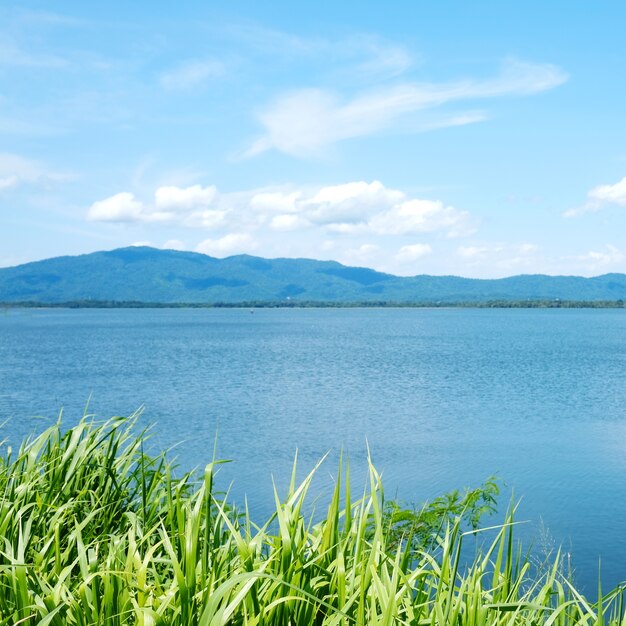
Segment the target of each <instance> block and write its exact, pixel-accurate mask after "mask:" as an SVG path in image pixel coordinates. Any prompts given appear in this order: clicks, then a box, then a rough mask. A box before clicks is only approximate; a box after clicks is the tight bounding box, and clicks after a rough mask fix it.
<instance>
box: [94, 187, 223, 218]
mask: <svg viewBox="0 0 626 626" xmlns="http://www.w3.org/2000/svg"><path fill="white" fill-rule="evenodd" d="M216 196H217V189H216V188H215V187H214V186H208V187H202V186H201V185H192V186H191V187H184V188H183V187H174V186H169V187H159V188H158V189H157V190H156V191H155V192H154V202H153V203H151V204H150V203H144V202H142V201H140V200H138V199H137V198H135V196H134V194H132V193H130V192H121V193H118V194H115V195H113V196H111V197H109V198H106V199H104V200H99V201H97V202H94V203H93V204H92V205H91V207H90V208H89V211H88V212H87V219H88V220H89V221H92V222H143V223H150V222H155V223H177V222H179V223H181V224H182V225H186V226H190V227H201V228H214V227H216V226H218V225H219V224H221V223H222V222H223V220H224V216H225V214H226V211H223V210H217V209H212V208H208V207H210V206H211V204H212V203H213V202H214V200H215V198H216Z"/></svg>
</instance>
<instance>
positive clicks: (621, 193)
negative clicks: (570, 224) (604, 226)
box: [563, 177, 626, 217]
mask: <svg viewBox="0 0 626 626" xmlns="http://www.w3.org/2000/svg"><path fill="white" fill-rule="evenodd" d="M611 204H612V205H617V206H626V177H624V178H622V180H620V181H619V182H617V183H615V184H614V185H598V186H597V187H594V188H593V189H592V190H591V191H589V192H588V193H587V202H586V203H585V204H584V205H583V206H581V207H577V208H574V209H568V210H567V211H565V212H564V213H563V216H564V217H578V216H579V215H584V214H585V213H596V212H598V211H601V210H602V209H603V208H604V207H605V206H607V205H611Z"/></svg>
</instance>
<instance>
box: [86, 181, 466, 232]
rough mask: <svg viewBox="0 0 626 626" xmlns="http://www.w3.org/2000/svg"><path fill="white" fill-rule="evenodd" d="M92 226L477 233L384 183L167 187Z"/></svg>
mask: <svg viewBox="0 0 626 626" xmlns="http://www.w3.org/2000/svg"><path fill="white" fill-rule="evenodd" d="M87 217H88V219H89V220H90V221H105V222H116V221H117V222H138V223H163V224H172V225H178V226H183V227H187V228H200V229H205V230H218V229H223V230H228V229H233V228H234V229H237V230H247V231H255V230H259V229H263V228H267V229H268V230H269V231H285V232H288V231H295V230H302V229H321V230H323V231H327V232H330V233H335V234H340V235H344V236H359V235H363V236H367V235H376V236H391V237H393V236H408V235H414V234H420V233H438V234H441V235H444V236H445V237H460V236H465V235H468V234H470V233H472V232H473V231H474V230H475V229H476V224H475V220H474V219H473V218H472V217H471V216H470V214H469V213H468V212H467V211H463V210H460V209H457V208H455V207H453V206H448V205H446V204H444V203H443V202H441V201H440V200H426V199H421V198H412V197H410V196H408V195H407V194H406V193H404V192H403V191H400V190H398V189H392V188H388V187H385V186H384V185H383V184H382V183H381V182H380V181H376V180H375V181H372V182H365V181H354V182H349V183H344V184H340V185H329V186H325V187H321V188H309V189H296V190H293V189H290V190H285V189H280V190H267V189H266V190H261V191H249V192H245V191H240V192H233V193H230V194H220V193H218V191H217V189H216V187H215V186H212V185H211V186H206V187H203V186H201V185H193V186H190V187H185V188H181V187H173V186H169V187H160V188H158V189H157V190H156V191H155V193H154V201H153V202H152V203H149V202H142V201H141V200H138V199H137V198H135V196H134V195H133V194H132V193H129V192H123V193H120V194H116V195H114V196H111V197H110V198H107V199H105V200H100V201H98V202H95V203H94V204H93V205H92V206H91V208H90V209H89V211H88V214H87Z"/></svg>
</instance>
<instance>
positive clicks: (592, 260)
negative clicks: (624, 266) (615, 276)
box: [578, 244, 624, 271]
mask: <svg viewBox="0 0 626 626" xmlns="http://www.w3.org/2000/svg"><path fill="white" fill-rule="evenodd" d="M578 260H579V261H582V262H583V263H585V265H586V266H587V269H588V270H589V271H599V270H602V269H606V268H607V267H609V266H611V265H615V264H617V263H621V262H622V261H623V260H624V254H623V252H622V251H621V250H620V249H619V248H617V247H616V246H613V245H611V244H606V246H605V247H604V250H603V251H596V250H591V251H589V252H587V253H586V254H583V255H581V256H579V257H578Z"/></svg>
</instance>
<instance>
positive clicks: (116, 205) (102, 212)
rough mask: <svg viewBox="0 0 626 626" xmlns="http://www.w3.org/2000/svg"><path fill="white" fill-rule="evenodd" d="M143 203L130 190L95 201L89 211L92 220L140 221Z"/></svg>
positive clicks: (89, 217) (88, 215)
mask: <svg viewBox="0 0 626 626" xmlns="http://www.w3.org/2000/svg"><path fill="white" fill-rule="evenodd" d="M143 209H144V207H143V204H142V203H141V202H140V201H139V200H137V198H135V195H134V194H132V193H129V192H128V191H123V192H121V193H117V194H115V195H114V196H111V197H109V198H106V199H105V200H99V201H98V202H94V203H93V204H92V205H91V207H90V208H89V211H88V212H87V219H88V220H89V221H90V222H135V221H140V220H141V217H142V213H143Z"/></svg>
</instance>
